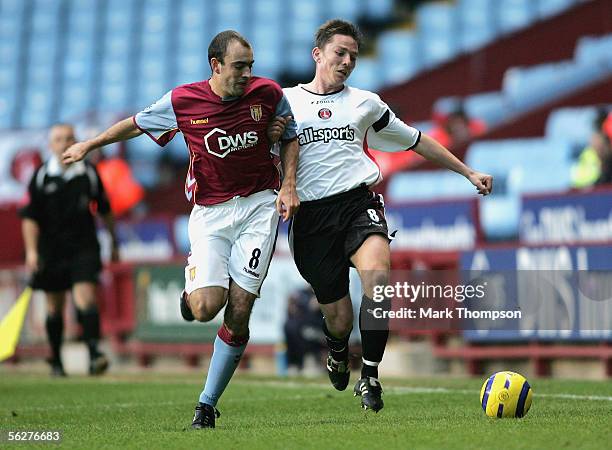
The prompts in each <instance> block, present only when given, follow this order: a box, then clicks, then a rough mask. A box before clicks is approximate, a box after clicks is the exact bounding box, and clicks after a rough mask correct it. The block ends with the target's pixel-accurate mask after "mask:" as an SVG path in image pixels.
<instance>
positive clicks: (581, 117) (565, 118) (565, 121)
mask: <svg viewBox="0 0 612 450" xmlns="http://www.w3.org/2000/svg"><path fill="white" fill-rule="evenodd" d="M595 116H596V110H595V108H594V107H583V108H561V109H556V110H554V111H553V112H551V113H550V115H549V116H548V119H547V120H546V131H545V134H546V137H547V138H548V139H557V140H564V141H566V142H568V143H569V144H570V145H573V146H575V147H579V148H580V147H584V146H585V145H586V144H588V143H589V140H590V138H591V134H592V133H593V130H594V128H593V122H594V120H595Z"/></svg>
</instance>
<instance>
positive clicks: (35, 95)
mask: <svg viewBox="0 0 612 450" xmlns="http://www.w3.org/2000/svg"><path fill="white" fill-rule="evenodd" d="M53 94H54V92H53V90H52V89H50V88H49V87H48V86H47V87H42V88H33V87H32V85H30V88H29V89H28V90H27V91H26V93H25V95H24V97H23V100H22V109H21V118H20V125H21V126H22V127H24V128H44V127H47V126H49V125H50V123H51V121H52V117H51V112H52V107H53Z"/></svg>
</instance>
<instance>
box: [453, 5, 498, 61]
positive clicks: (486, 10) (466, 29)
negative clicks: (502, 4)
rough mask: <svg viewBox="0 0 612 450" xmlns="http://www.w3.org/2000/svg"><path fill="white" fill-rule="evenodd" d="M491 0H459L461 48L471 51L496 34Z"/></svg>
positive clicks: (458, 14)
mask: <svg viewBox="0 0 612 450" xmlns="http://www.w3.org/2000/svg"><path fill="white" fill-rule="evenodd" d="M494 6H495V2H494V1H493V0H460V1H459V3H458V5H457V16H458V22H459V23H458V27H459V31H460V34H459V40H460V43H459V45H460V47H461V50H464V51H472V50H476V49H477V48H480V47H482V46H483V45H485V44H487V43H488V42H490V41H491V40H493V39H494V37H495V35H496V34H497V28H496V22H495V15H494Z"/></svg>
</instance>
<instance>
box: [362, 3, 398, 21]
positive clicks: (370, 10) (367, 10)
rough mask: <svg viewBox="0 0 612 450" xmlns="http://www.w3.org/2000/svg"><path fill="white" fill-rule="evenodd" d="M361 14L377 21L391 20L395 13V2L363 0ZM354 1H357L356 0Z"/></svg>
mask: <svg viewBox="0 0 612 450" xmlns="http://www.w3.org/2000/svg"><path fill="white" fill-rule="evenodd" d="M364 2H365V5H364V11H363V14H364V15H365V16H367V17H368V19H370V20H372V19H374V20H377V21H386V20H391V19H392V18H393V15H394V13H395V2H394V1H393V0H364ZM355 3H358V1H356V2H355Z"/></svg>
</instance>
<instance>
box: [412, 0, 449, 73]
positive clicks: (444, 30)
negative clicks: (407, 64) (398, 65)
mask: <svg viewBox="0 0 612 450" xmlns="http://www.w3.org/2000/svg"><path fill="white" fill-rule="evenodd" d="M416 23H417V32H418V35H419V40H420V46H421V53H422V55H423V62H424V64H425V66H426V67H431V66H434V65H436V64H438V63H440V62H443V61H446V60H448V59H450V58H452V57H453V56H454V55H455V54H456V53H457V51H458V47H457V14H456V10H455V7H454V6H453V5H450V4H447V3H427V4H425V5H423V6H421V7H420V8H419V9H418V10H417V12H416Z"/></svg>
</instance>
